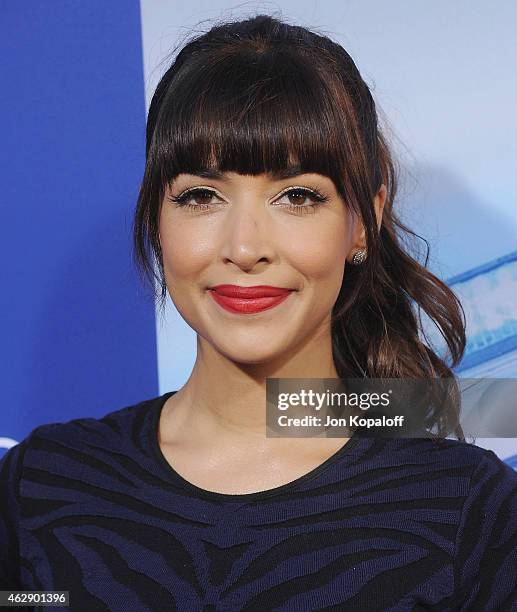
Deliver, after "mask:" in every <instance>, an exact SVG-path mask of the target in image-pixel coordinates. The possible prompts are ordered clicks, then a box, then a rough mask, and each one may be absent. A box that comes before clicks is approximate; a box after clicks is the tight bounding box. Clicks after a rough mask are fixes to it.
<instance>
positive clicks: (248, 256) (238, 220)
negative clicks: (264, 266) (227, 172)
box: [221, 201, 275, 270]
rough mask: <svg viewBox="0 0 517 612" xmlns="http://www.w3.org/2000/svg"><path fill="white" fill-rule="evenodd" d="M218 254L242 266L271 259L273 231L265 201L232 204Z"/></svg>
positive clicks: (249, 267) (226, 260)
mask: <svg viewBox="0 0 517 612" xmlns="http://www.w3.org/2000/svg"><path fill="white" fill-rule="evenodd" d="M222 244H223V246H222V249H221V256H222V258H223V259H224V261H225V263H228V262H232V263H234V264H235V265H237V266H239V267H240V268H242V269H243V270H251V269H252V268H253V267H254V266H255V265H256V264H257V263H259V262H268V261H269V262H271V261H272V260H273V258H274V255H275V249H274V234H273V230H272V227H271V224H270V223H269V222H268V217H267V211H266V210H265V209H264V204H263V202H262V203H259V202H258V201H257V202H253V201H247V202H241V203H238V204H236V205H235V206H233V207H232V209H231V210H230V211H229V213H228V216H227V218H226V219H225V222H224V236H223V241H222Z"/></svg>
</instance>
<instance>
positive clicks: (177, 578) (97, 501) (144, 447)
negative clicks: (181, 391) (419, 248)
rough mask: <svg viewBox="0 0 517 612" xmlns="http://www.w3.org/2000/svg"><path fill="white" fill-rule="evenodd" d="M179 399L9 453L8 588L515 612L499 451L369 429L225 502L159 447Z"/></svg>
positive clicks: (115, 606)
mask: <svg viewBox="0 0 517 612" xmlns="http://www.w3.org/2000/svg"><path fill="white" fill-rule="evenodd" d="M172 393H173V392H169V393H165V394H164V395H162V396H160V397H157V398H153V399H150V400H146V401H143V402H141V403H139V404H136V405H134V406H129V407H126V408H123V409H121V410H117V411H115V412H111V413H109V414H107V415H106V416H104V417H103V418H100V419H94V418H81V419H74V420H72V421H69V422H67V423H53V424H47V425H42V426H41V427H37V428H36V429H35V430H34V431H33V432H32V433H31V434H30V435H29V436H28V437H27V438H25V439H24V440H23V441H22V442H21V443H20V444H17V445H16V446H14V447H13V448H11V449H10V450H9V451H8V452H7V453H6V454H5V456H4V457H3V459H2V460H1V461H0V500H1V502H0V503H1V512H0V589H4V590H5V589H19V590H22V589H25V590H67V591H69V592H70V606H71V609H72V610H73V611H74V612H77V611H82V610H84V611H88V612H92V611H97V610H115V611H118V610H121V611H122V610H123V611H125V612H127V611H128V610H131V611H140V610H168V611H170V610H180V611H183V610H188V611H189V612H190V611H198V610H199V611H201V610H206V611H208V610H225V611H226V610H255V611H261V612H262V611H264V610H293V611H296V612H300V611H305V610H311V611H312V610H336V611H337V610H341V611H342V610H345V611H356V610H357V611H360V612H365V611H366V612H374V611H376V610H379V611H380V610H382V611H386V610H390V611H392V612H395V611H396V612H400V611H405V610H408V611H409V610H431V609H432V610H479V611H481V610H482V611H487V610H497V611H501V610H504V611H507V610H508V611H511V610H517V586H516V584H517V474H516V473H515V472H514V471H513V470H512V469H511V468H510V467H509V466H508V465H507V464H506V463H504V462H503V461H501V460H500V459H499V458H498V457H497V456H496V455H495V454H494V453H493V452H492V451H487V450H484V449H482V448H480V447H478V446H475V445H472V444H468V443H467V442H460V441H457V440H444V441H442V442H441V443H440V444H439V445H438V444H436V443H435V442H433V441H432V440H429V439H424V438H419V439H408V438H406V439H400V438H399V439H374V438H368V437H363V436H362V435H360V434H358V433H354V435H353V436H352V438H351V439H350V440H349V441H348V442H347V443H346V444H344V445H343V446H342V447H341V448H340V450H338V451H337V452H336V453H334V454H333V455H332V456H331V457H330V458H328V459H327V460H326V461H325V462H324V463H323V464H321V465H320V466H318V467H317V468H315V469H314V470H311V471H310V472H309V473H307V474H305V475H304V476H302V477H300V478H297V479H296V480H293V481H291V482H289V483H288V484H285V485H282V486H278V487H275V488H273V489H268V490H266V491H261V492H256V493H250V494H241V495H232V494H225V493H216V492H210V491H206V490H204V489H202V488H200V487H197V486H195V485H193V484H191V483H189V482H188V481H186V480H185V479H184V478H182V477H181V476H180V475H179V474H178V473H176V472H175V470H174V469H173V468H172V467H171V466H170V465H169V463H168V462H167V461H166V459H165V457H164V456H163V454H162V452H161V450H160V447H159V445H158V438H157V426H158V420H159V416H160V411H161V409H162V407H163V405H164V403H165V401H166V399H167V398H168V397H170V396H171V395H172ZM42 609H45V608H42V607H41V608H38V610H42ZM49 609H50V608H49ZM52 609H53V610H54V609H55V608H52Z"/></svg>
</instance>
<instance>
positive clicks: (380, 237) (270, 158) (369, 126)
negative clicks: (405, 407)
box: [133, 15, 466, 439]
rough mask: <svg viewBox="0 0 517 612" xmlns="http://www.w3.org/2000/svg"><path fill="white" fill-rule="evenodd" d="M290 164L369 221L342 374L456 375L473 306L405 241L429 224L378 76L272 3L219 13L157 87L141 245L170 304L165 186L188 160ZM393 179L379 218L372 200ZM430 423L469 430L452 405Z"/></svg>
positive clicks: (199, 166)
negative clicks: (392, 144)
mask: <svg viewBox="0 0 517 612" xmlns="http://www.w3.org/2000/svg"><path fill="white" fill-rule="evenodd" d="M293 165H294V166H296V167H297V168H299V169H300V171H303V172H316V173H320V174H323V175H326V176H328V177H330V178H331V179H332V180H333V182H334V184H335V186H336V189H337V191H338V193H339V194H340V195H341V196H342V198H343V201H344V202H345V203H346V206H348V207H350V209H352V210H353V211H355V212H356V213H357V214H358V215H359V216H360V218H361V219H362V222H363V224H364V227H365V230H366V244H367V253H368V256H367V259H366V261H365V262H364V263H363V264H361V265H358V266H352V265H350V266H347V269H346V273H345V274H344V280H343V285H342V288H341V291H340V294H339V297H338V299H337V301H336V304H335V306H334V308H333V311H332V315H333V316H332V338H333V355H334V361H335V365H336V369H337V371H338V373H339V376H340V378H365V377H370V378H411V379H415V378H416V379H429V378H453V379H454V375H453V373H452V370H451V368H452V367H454V366H455V365H457V364H458V363H459V361H460V359H461V357H462V355H463V352H464V349H465V341H466V340H465V316H464V312H463V309H462V307H461V304H460V302H459V301H458V299H457V298H456V296H455V295H454V293H453V292H452V291H451V290H450V289H449V288H448V287H447V286H446V285H445V284H444V283H443V282H442V281H441V280H440V279H438V278H437V277H436V276H434V275H433V274H431V272H429V270H427V268H426V267H427V261H428V257H429V247H428V246H427V253H426V257H425V262H424V263H423V264H421V263H419V262H418V261H417V260H416V259H415V258H414V257H412V256H411V255H410V254H409V252H408V250H407V249H406V248H404V246H403V244H402V240H401V236H402V233H404V234H405V235H406V237H407V236H411V237H419V236H418V235H417V234H415V233H414V232H412V231H411V230H410V229H409V228H408V227H407V226H405V225H404V224H403V223H402V222H401V221H400V220H399V219H398V218H397V215H396V213H395V211H394V209H393V203H394V200H395V195H396V192H397V173H396V167H395V162H394V160H393V158H392V156H391V154H390V151H389V148H388V145H387V142H386V139H385V136H384V134H383V133H382V132H381V129H380V127H379V122H378V116H377V111H376V107H375V103H374V100H373V98H372V95H371V93H370V90H369V88H368V86H367V85H366V83H365V82H364V81H363V79H362V77H361V75H360V73H359V71H358V69H357V67H356V65H355V64H354V62H353V60H352V58H351V57H350V55H349V54H348V53H347V52H346V51H345V50H344V49H343V47H341V46H340V45H339V44H337V43H335V42H333V41H332V40H331V39H329V38H328V37H326V36H322V35H320V34H317V33H315V32H313V31H311V30H309V29H307V28H304V27H300V26H296V25H291V24H288V23H285V22H283V21H280V20H278V19H276V18H273V17H272V16H269V15H257V16H254V17H251V18H249V19H246V20H243V21H238V22H227V23H222V24H218V25H215V26H214V27H212V28H211V29H210V30H209V31H208V32H206V33H204V34H202V35H199V36H197V37H195V38H193V39H191V40H190V41H189V42H188V43H187V44H185V45H184V46H183V48H182V49H181V51H180V52H179V54H178V55H177V56H176V59H175V61H173V62H172V63H171V65H170V67H169V68H168V70H167V71H166V72H165V74H164V75H163V77H162V79H161V81H160V82H159V84H158V86H157V88H156V91H155V93H154V96H153V98H152V101H151V106H150V109H149V114H148V119H147V131H146V166H145V172H144V177H143V181H142V185H141V188H140V194H139V197H138V203H137V207H136V212H135V218H134V224H133V249H134V252H133V257H134V258H135V262H136V263H137V266H138V267H139V269H140V271H141V272H143V278H144V280H147V281H150V282H151V284H152V285H153V287H154V281H155V280H157V281H158V284H159V286H160V295H159V302H160V304H159V305H160V309H162V308H163V306H164V304H165V299H166V295H167V293H166V291H167V288H166V284H165V279H164V274H163V260H162V253H161V248H160V242H159V228H158V219H159V212H160V206H161V202H162V199H163V196H164V193H165V187H166V185H167V184H168V183H169V182H170V181H171V180H172V179H173V178H174V177H175V176H177V175H178V174H180V173H181V172H199V171H202V170H204V169H209V168H212V169H217V170H219V171H222V172H224V171H234V172H238V173H241V174H252V175H255V174H261V173H266V172H271V173H275V172H278V171H279V170H282V169H285V168H287V167H290V166H293ZM383 183H384V184H385V185H386V188H387V198H386V203H385V206H384V212H383V219H382V225H381V228H380V231H378V230H377V224H376V217H375V211H374V207H373V200H374V197H375V195H376V194H377V192H378V190H379V188H380V187H381V185H382V184H383ZM426 245H427V242H426ZM155 264H156V266H157V268H158V271H157V272H156V271H155ZM155 297H158V296H156V295H155ZM421 311H424V312H425V313H426V315H427V316H428V317H429V318H430V320H431V321H432V322H434V324H435V325H436V326H437V328H438V330H439V332H440V334H441V335H442V336H443V339H444V340H445V345H446V348H447V350H448V353H449V357H450V364H447V363H446V357H443V358H442V357H440V356H439V355H438V354H437V353H436V351H435V350H434V349H433V348H432V346H431V345H430V342H429V341H428V338H427V336H426V334H425V332H424V330H423V326H422V321H421V315H420V312H421ZM431 421H432V423H431ZM430 424H433V425H434V426H437V427H438V429H437V430H436V431H437V432H438V434H439V435H442V434H443V433H444V432H447V434H446V435H448V433H449V432H450V430H451V429H454V431H455V433H456V436H457V437H458V438H459V439H464V438H463V432H462V431H461V427H459V424H458V411H457V410H456V408H454V409H450V410H447V411H443V410H442V411H440V410H438V409H436V411H435V413H433V415H432V419H431V420H430Z"/></svg>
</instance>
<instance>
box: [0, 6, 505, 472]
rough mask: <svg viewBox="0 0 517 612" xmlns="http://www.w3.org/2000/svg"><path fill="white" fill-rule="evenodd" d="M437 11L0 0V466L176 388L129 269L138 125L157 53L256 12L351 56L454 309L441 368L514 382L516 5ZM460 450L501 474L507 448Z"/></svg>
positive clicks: (159, 332) (182, 330)
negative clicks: (10, 455) (38, 431)
mask: <svg viewBox="0 0 517 612" xmlns="http://www.w3.org/2000/svg"><path fill="white" fill-rule="evenodd" d="M451 4H453V3H449V2H445V0H437V2H435V3H432V5H429V6H423V5H421V4H420V5H414V6H412V5H410V4H408V3H407V2H405V1H402V0H394V2H390V3H385V2H382V1H381V0H378V1H377V0H376V1H366V2H364V0H362V1H361V2H359V0H357V1H356V0H354V1H350V2H347V3H344V4H343V3H340V2H337V1H336V2H327V3H324V6H318V7H317V10H316V9H315V6H316V5H315V4H314V3H313V2H309V1H308V0H297V1H296V2H294V1H293V2H288V1H279V2H276V3H274V4H268V3H260V4H259V3H257V4H256V5H255V4H254V3H253V2H248V3H245V4H244V5H239V7H238V8H235V6H234V5H233V4H230V3H228V2H224V1H221V0H212V1H211V2H198V3H196V6H195V7H194V6H193V5H192V4H188V3H179V2H165V1H163V0H142V1H141V2H138V1H137V0H123V1H122V0H118V1H112V2H104V1H100V0H88V1H79V0H75V1H72V2H71V1H70V0H51V1H50V2H49V1H43V0H34V1H33V2H30V3H20V2H18V1H15V0H8V1H7V2H4V3H3V5H2V20H1V21H0V33H1V38H0V40H1V42H0V45H1V46H2V48H1V55H2V58H3V62H2V64H1V67H0V70H1V78H2V84H3V95H2V97H1V98H0V105H1V115H0V121H1V122H2V135H3V139H2V144H1V154H2V163H1V164H0V173H1V179H2V190H1V191H2V194H1V212H2V230H3V231H2V241H1V243H0V244H1V249H2V261H3V279H2V292H1V318H0V326H1V334H2V343H1V358H2V368H1V370H0V377H1V380H0V382H1V395H2V410H1V412H0V456H1V455H2V454H3V453H4V452H5V449H7V448H10V447H11V446H13V445H14V444H16V443H17V442H18V441H20V440H21V439H23V438H24V437H25V436H26V435H27V434H28V433H29V432H30V431H31V430H32V429H33V428H34V427H36V426H37V425H40V424H42V423H49V422H59V421H65V420H69V419H73V418H78V417H84V416H93V417H96V416H102V415H104V414H106V413H107V412H110V411H112V410H116V409H118V408H122V407H124V406H128V405H131V404H134V403H137V402H139V401H141V400H143V399H146V398H150V397H154V396H156V395H158V394H161V393H164V392H165V391H168V390H172V389H177V388H179V387H180V386H181V385H182V384H183V383H184V382H185V380H186V379H187V377H188V375H189V373H190V370H191V368H192V365H193V363H194V359H195V347H196V345H195V334H194V332H193V331H192V330H191V329H190V328H189V327H188V326H187V325H186V324H185V323H184V322H183V320H182V319H181V317H180V316H179V314H178V313H177V311H176V310H175V308H174V306H173V305H172V303H171V302H170V300H169V301H168V305H167V310H166V316H165V318H164V319H163V320H162V319H161V318H159V317H157V315H156V313H155V309H154V305H153V302H152V298H151V297H150V296H149V294H148V293H146V292H145V290H144V288H143V287H142V286H141V285H140V284H139V280H138V275H137V272H136V271H135V270H134V268H133V266H132V263H131V258H130V248H131V246H130V242H131V222H132V214H133V210H134V206H135V203H136V198H137V195H138V188H139V184H140V180H141V177H142V171H143V167H144V149H145V117H146V112H147V109H148V107H149V103H150V99H151V96H152V93H153V91H154V88H155V87H156V84H157V83H158V81H159V79H160V77H161V75H162V74H163V72H164V71H165V69H166V56H167V55H168V54H169V53H170V52H171V50H172V49H173V48H174V46H175V45H177V44H178V43H180V42H181V41H182V40H184V39H185V37H187V36H188V35H189V34H191V33H192V32H193V31H199V30H200V29H206V28H208V27H210V25H211V23H212V22H213V20H215V19H225V18H241V17H244V16H245V15H249V14H253V13H256V12H272V13H275V14H276V15H278V16H279V17H283V18H286V19H288V20H291V21H295V22H298V23H301V24H302V25H307V26H309V27H314V28H316V29H317V30H319V31H320V32H321V33H324V34H329V35H330V36H332V37H333V38H335V39H337V40H339V41H340V42H341V43H342V44H343V45H344V46H345V48H346V49H347V50H348V51H349V53H350V54H351V55H352V57H353V58H354V60H355V61H356V63H357V65H358V67H359V69H360V71H361V73H362V75H363V78H364V79H365V80H366V82H367V83H368V85H369V86H370V87H371V89H372V93H373V95H374V97H375V99H376V101H377V104H378V107H379V113H380V115H381V121H384V119H385V120H386V122H387V124H388V125H389V126H390V130H391V131H390V134H391V141H392V145H393V147H394V150H395V153H396V155H397V156H398V158H399V160H400V163H401V170H402V175H401V189H400V196H399V201H398V204H397V205H398V206H399V210H400V214H401V216H402V218H403V219H404V220H405V221H406V222H407V223H408V224H409V225H410V227H412V228H413V229H414V230H415V231H416V232H417V233H418V234H420V235H421V236H424V237H425V238H426V239H427V240H428V241H429V244H430V247H431V257H430V261H429V267H430V269H431V270H432V271H433V272H434V273H435V274H437V275H438V276H439V277H440V278H443V279H444V280H446V282H447V283H448V284H449V285H450V286H451V287H452V288H453V289H454V290H455V292H456V293H457V294H458V295H459V297H460V298H461V300H462V303H463V305H464V308H465V311H466V314H467V333H468V346H467V351H466V354H465V357H464V359H463V361H462V363H461V364H460V366H459V367H458V368H457V374H458V376H459V377H465V378H475V377H494V378H497V377H507V378H517V299H516V297H517V291H516V289H517V250H516V249H517V240H516V238H517V206H516V204H517V201H516V196H515V185H514V177H515V168H517V148H516V147H515V146H514V143H515V142H517V122H516V121H515V112H514V109H513V108H512V100H515V99H516V96H517V84H516V82H515V79H513V80H512V79H509V78H508V75H509V74H513V72H514V70H515V62H516V59H517V58H516V53H517V52H516V47H515V44H512V42H511V41H513V40H514V35H513V31H512V24H514V23H516V22H517V4H515V3H513V2H510V1H508V2H502V3H498V9H497V13H496V12H495V11H493V10H491V7H490V5H488V4H487V3H484V2H481V1H474V2H472V3H469V7H468V11H466V10H464V9H465V7H464V6H463V8H461V7H460V5H459V3H457V4H456V5H455V6H451ZM372 15H375V19H372ZM476 443H477V444H478V445H480V446H484V447H486V448H491V449H493V450H494V451H495V452H496V453H497V454H498V455H499V456H500V457H501V458H502V459H504V460H505V461H507V462H508V463H509V464H510V465H512V466H513V467H514V468H515V469H517V439H514V438H483V439H477V440H476Z"/></svg>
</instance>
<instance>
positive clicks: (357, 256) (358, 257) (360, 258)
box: [352, 249, 366, 266]
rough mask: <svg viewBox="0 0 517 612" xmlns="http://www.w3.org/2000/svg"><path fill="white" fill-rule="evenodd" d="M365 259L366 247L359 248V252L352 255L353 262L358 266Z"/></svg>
mask: <svg viewBox="0 0 517 612" xmlns="http://www.w3.org/2000/svg"><path fill="white" fill-rule="evenodd" d="M365 259H366V251H365V249H359V251H357V253H356V254H355V255H354V256H353V257H352V263H353V264H354V265H356V266H358V265H359V264H362V263H363V261H364V260H365Z"/></svg>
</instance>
